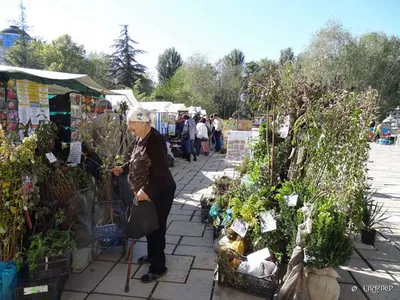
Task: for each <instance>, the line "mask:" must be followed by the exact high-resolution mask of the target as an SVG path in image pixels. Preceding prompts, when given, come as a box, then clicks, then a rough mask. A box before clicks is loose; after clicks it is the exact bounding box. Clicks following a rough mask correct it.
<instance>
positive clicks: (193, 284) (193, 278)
mask: <svg viewBox="0 0 400 300" xmlns="http://www.w3.org/2000/svg"><path fill="white" fill-rule="evenodd" d="M213 275H214V272H212V271H204V270H192V271H190V274H189V278H188V280H187V282H186V284H180V283H167V282H160V283H158V285H157V287H156V289H155V291H154V293H153V296H152V298H153V299H158V300H189V299H193V300H194V299H196V300H210V297H211V290H212V286H213Z"/></svg>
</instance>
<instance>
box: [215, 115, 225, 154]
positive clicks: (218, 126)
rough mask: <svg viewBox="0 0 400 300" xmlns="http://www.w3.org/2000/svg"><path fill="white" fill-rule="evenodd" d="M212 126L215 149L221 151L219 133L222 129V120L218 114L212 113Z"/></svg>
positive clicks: (220, 133)
mask: <svg viewBox="0 0 400 300" xmlns="http://www.w3.org/2000/svg"><path fill="white" fill-rule="evenodd" d="M213 126H214V130H215V131H214V135H215V151H216V152H220V151H221V135H222V131H223V130H224V121H222V119H221V118H220V117H219V116H218V114H214V115H213Z"/></svg>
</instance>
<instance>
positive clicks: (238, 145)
mask: <svg viewBox="0 0 400 300" xmlns="http://www.w3.org/2000/svg"><path fill="white" fill-rule="evenodd" d="M251 137H252V132H251V131H229V132H228V142H227V144H228V145H227V152H226V160H227V161H234V162H241V161H243V160H245V158H246V157H249V156H250V143H249V140H250V138H251Z"/></svg>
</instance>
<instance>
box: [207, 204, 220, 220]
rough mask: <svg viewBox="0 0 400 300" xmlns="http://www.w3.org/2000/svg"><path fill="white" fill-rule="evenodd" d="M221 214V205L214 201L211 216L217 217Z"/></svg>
mask: <svg viewBox="0 0 400 300" xmlns="http://www.w3.org/2000/svg"><path fill="white" fill-rule="evenodd" d="M220 214H221V207H220V206H219V204H218V203H214V204H213V205H212V206H211V208H210V212H209V215H210V217H212V218H213V219H215V218H216V217H218V216H219V215H220Z"/></svg>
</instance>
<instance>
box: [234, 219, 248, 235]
mask: <svg viewBox="0 0 400 300" xmlns="http://www.w3.org/2000/svg"><path fill="white" fill-rule="evenodd" d="M248 228H249V224H247V223H246V222H245V221H243V220H240V219H235V220H234V221H233V224H232V226H231V229H232V230H233V231H234V232H236V233H237V234H238V235H240V236H241V237H242V238H244V237H245V236H246V233H247V229H248Z"/></svg>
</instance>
